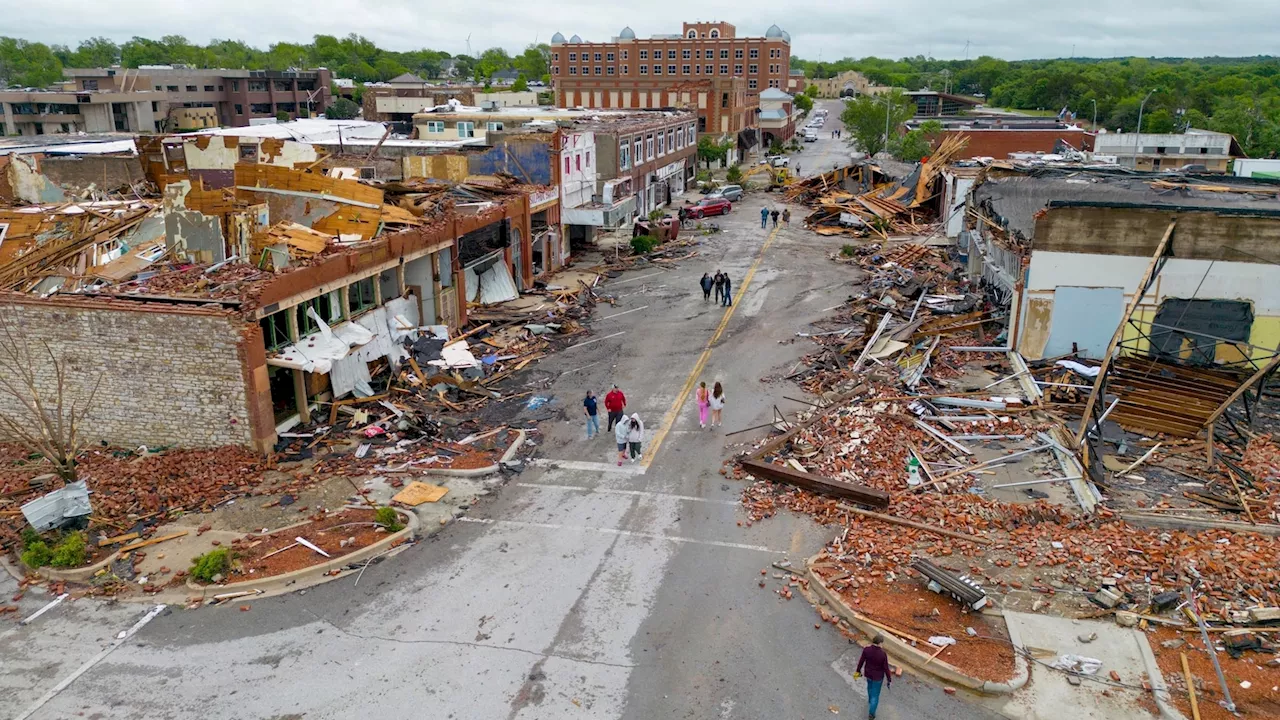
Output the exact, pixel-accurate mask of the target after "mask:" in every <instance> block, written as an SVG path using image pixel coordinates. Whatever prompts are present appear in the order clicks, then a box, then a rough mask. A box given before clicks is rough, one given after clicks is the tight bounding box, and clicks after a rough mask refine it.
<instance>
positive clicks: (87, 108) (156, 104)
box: [0, 88, 165, 135]
mask: <svg viewBox="0 0 1280 720" xmlns="http://www.w3.org/2000/svg"><path fill="white" fill-rule="evenodd" d="M164 107H165V105H164V96H163V95H161V94H159V93H156V92H152V91H151V90H149V89H147V88H142V89H139V90H135V91H129V92H103V91H97V90H85V89H80V90H77V91H74V92H59V91H45V90H37V91H27V90H0V130H3V132H2V133H0V135H56V134H67V133H82V132H83V133H104V132H130V133H141V132H159V131H160V130H161V129H162V123H163V121H164V113H165V110H164Z"/></svg>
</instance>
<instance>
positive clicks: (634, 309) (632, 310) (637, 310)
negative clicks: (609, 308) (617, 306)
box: [600, 305, 649, 320]
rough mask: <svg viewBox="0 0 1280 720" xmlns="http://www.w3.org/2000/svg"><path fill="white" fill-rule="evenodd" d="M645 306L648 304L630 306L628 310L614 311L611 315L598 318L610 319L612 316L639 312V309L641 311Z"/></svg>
mask: <svg viewBox="0 0 1280 720" xmlns="http://www.w3.org/2000/svg"><path fill="white" fill-rule="evenodd" d="M647 307H649V306H648V305H641V306H640V307H638V308H631V309H630V310H626V311H623V312H620V313H614V314H612V315H605V316H604V317H602V318H600V319H601V320H612V319H613V318H616V317H622V316H623V315H630V314H631V313H633V312H639V311H641V310H644V309H645V308H647Z"/></svg>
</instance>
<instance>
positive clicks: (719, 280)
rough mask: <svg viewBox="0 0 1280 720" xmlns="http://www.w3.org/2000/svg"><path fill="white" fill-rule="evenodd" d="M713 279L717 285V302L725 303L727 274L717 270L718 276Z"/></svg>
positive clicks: (718, 303) (719, 303)
mask: <svg viewBox="0 0 1280 720" xmlns="http://www.w3.org/2000/svg"><path fill="white" fill-rule="evenodd" d="M711 281H712V283H714V284H715V286H716V304H717V305H722V304H724V301H723V298H724V281H725V274H724V273H722V272H720V271H719V270H717V271H716V276H715V277H714V278H712V279H711Z"/></svg>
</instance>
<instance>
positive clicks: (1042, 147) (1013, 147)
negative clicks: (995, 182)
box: [939, 128, 1091, 160]
mask: <svg viewBox="0 0 1280 720" xmlns="http://www.w3.org/2000/svg"><path fill="white" fill-rule="evenodd" d="M946 135H962V136H964V137H966V138H968V139H969V144H968V145H966V146H965V148H964V150H963V151H961V152H960V154H959V155H957V156H956V158H957V159H959V160H967V159H970V158H978V157H989V158H995V159H996V160H1008V159H1009V153H1015V152H1031V153H1034V152H1042V153H1051V152H1053V150H1054V148H1055V147H1057V145H1058V141H1059V140H1061V141H1062V142H1065V143H1066V144H1068V145H1070V146H1071V147H1073V148H1075V149H1077V150H1081V149H1089V148H1090V147H1091V144H1090V142H1089V137H1088V136H1087V134H1086V133H1085V131H1084V130H1082V129H1080V128H1054V129H1047V130H973V129H965V130H948V131H947V132H946V133H944V136H946ZM939 141H940V142H941V139H940V140H939Z"/></svg>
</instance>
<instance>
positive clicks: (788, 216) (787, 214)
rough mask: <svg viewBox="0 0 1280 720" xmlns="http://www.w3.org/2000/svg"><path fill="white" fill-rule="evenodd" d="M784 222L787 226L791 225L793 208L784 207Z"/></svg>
mask: <svg viewBox="0 0 1280 720" xmlns="http://www.w3.org/2000/svg"><path fill="white" fill-rule="evenodd" d="M782 224H783V225H784V226H786V227H791V208H783V210H782Z"/></svg>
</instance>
